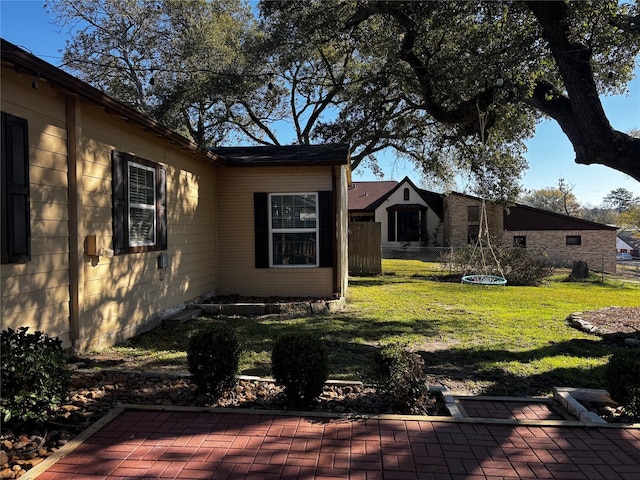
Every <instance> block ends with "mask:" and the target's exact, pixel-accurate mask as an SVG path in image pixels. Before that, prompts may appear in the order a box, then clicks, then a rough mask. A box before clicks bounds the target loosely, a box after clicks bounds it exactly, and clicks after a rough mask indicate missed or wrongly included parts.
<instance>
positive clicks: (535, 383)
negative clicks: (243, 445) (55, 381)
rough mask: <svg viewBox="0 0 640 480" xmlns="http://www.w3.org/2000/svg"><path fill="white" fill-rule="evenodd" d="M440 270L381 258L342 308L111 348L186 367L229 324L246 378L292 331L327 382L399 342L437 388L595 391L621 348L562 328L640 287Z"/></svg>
mask: <svg viewBox="0 0 640 480" xmlns="http://www.w3.org/2000/svg"><path fill="white" fill-rule="evenodd" d="M437 268H438V265H436V264H428V263H423V262H420V261H409V260H385V261H383V271H384V273H383V275H381V276H374V277H356V278H352V279H351V280H350V287H349V292H348V296H347V307H346V309H345V311H343V312H342V313H340V314H337V315H327V316H307V317H295V318H282V317H277V316H268V317H261V318H238V317H235V318H234V317H217V318H215V319H206V318H201V319H197V320H194V321H191V322H188V323H186V324H184V325H180V326H174V327H160V328H157V329H155V330H153V331H151V332H148V333H146V334H143V335H140V336H138V337H136V338H134V339H131V340H129V341H128V342H127V343H126V344H124V345H121V346H118V347H114V349H112V351H113V352H115V353H121V354H126V355H137V356H138V358H139V360H140V362H139V365H140V367H141V368H142V367H144V368H149V367H153V366H154V365H158V364H162V363H164V364H166V363H173V364H176V365H178V366H183V365H185V364H186V362H185V353H184V350H185V348H186V345H187V342H188V337H189V335H191V334H192V333H193V331H195V330H196V329H197V328H200V327H201V326H203V325H204V324H207V323H210V322H225V323H228V324H231V325H232V326H233V327H234V328H235V329H236V330H237V332H238V334H239V336H240V338H241V339H242V342H243V345H244V349H245V351H244V353H243V356H242V360H241V373H242V374H247V375H261V376H268V375H269V374H270V369H269V357H270V351H271V346H272V344H273V339H274V338H276V337H277V336H278V335H279V334H280V333H282V332H285V331H288V330H291V329H296V330H304V331H307V332H312V333H314V334H316V335H318V336H319V337H320V338H321V339H322V341H323V342H324V343H325V345H326V346H327V347H328V349H329V351H330V360H331V375H330V377H331V378H336V379H358V380H365V381H366V380H367V379H368V378H369V377H370V374H371V370H370V367H371V365H372V359H373V354H374V352H375V350H376V348H378V346H380V345H383V344H386V343H389V342H395V341H401V342H404V343H406V344H407V346H408V348H411V349H413V350H415V351H417V352H419V353H420V354H421V355H422V356H423V358H424V359H425V363H426V365H427V369H428V372H429V374H430V375H432V377H433V381H434V382H438V383H443V384H447V385H448V386H449V387H450V388H451V389H452V390H455V389H456V388H457V387H460V386H463V387H464V388H465V389H468V390H471V391H474V392H475V393H484V394H499V395H503V394H504V395H507V394H508V395H546V394H549V393H550V391H551V387H552V386H554V385H566V386H574V387H589V388H599V387H602V386H603V366H604V365H605V363H606V361H607V359H608V357H609V355H610V354H611V353H612V352H613V351H614V350H615V349H616V348H619V347H617V346H615V345H613V344H610V343H607V342H604V341H603V340H601V339H600V338H599V337H596V336H593V335H588V334H584V333H581V332H579V331H577V330H575V329H573V328H571V327H569V326H568V325H567V323H566V318H567V316H568V315H569V314H570V313H572V312H576V311H585V310H594V309H598V308H602V307H608V306H614V305H615V306H638V305H639V304H640V285H638V284H633V283H621V282H615V283H613V282H612V283H605V284H604V285H602V284H600V283H596V282H594V283H568V282H563V281H562V277H560V276H558V277H556V278H554V279H553V280H552V281H551V282H549V283H548V284H547V285H545V286H541V287H510V286H507V287H482V286H480V287H478V286H470V285H461V284H460V283H447V282H439V281H434V280H433V279H431V278H432V274H433V273H434V269H437Z"/></svg>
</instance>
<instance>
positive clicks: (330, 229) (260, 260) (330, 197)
mask: <svg viewBox="0 0 640 480" xmlns="http://www.w3.org/2000/svg"><path fill="white" fill-rule="evenodd" d="M313 193H316V192H313ZM317 194H318V215H319V218H318V224H319V238H318V244H317V245H316V252H317V255H318V268H335V267H336V264H335V262H336V258H337V255H336V251H335V250H336V248H337V247H336V238H335V235H336V233H335V231H336V230H335V229H336V218H337V217H336V211H335V205H334V193H333V191H331V190H320V191H318V192H317ZM269 210H270V207H269V194H268V193H267V192H253V222H254V260H255V268H256V269H265V268H271V266H270V260H269V259H270V255H271V253H270V250H269Z"/></svg>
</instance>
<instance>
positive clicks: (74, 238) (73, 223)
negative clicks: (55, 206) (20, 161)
mask: <svg viewBox="0 0 640 480" xmlns="http://www.w3.org/2000/svg"><path fill="white" fill-rule="evenodd" d="M66 101H67V105H66V113H67V169H68V172H69V173H68V175H69V179H68V181H69V189H68V191H69V303H70V305H69V333H70V336H71V348H72V351H73V354H74V355H75V354H77V353H78V342H79V340H80V310H81V309H80V304H81V293H82V291H83V290H84V284H81V281H82V277H83V275H82V263H83V260H84V249H83V246H82V241H81V237H80V235H81V233H82V232H80V229H81V228H82V227H81V222H82V215H81V212H80V209H81V207H82V198H81V197H80V195H81V194H82V192H80V191H79V189H78V185H79V184H81V179H82V165H78V132H77V128H78V116H79V112H78V109H77V102H76V99H75V98H74V97H72V96H70V95H67V97H66Z"/></svg>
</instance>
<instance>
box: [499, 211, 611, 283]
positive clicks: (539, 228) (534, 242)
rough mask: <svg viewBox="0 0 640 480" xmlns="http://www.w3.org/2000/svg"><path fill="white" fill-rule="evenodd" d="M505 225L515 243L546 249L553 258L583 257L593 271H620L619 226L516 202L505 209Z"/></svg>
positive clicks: (568, 259) (570, 259) (506, 233)
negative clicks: (617, 239) (618, 265)
mask: <svg viewBox="0 0 640 480" xmlns="http://www.w3.org/2000/svg"><path fill="white" fill-rule="evenodd" d="M504 228H505V235H506V236H508V238H509V239H510V240H512V241H513V242H514V243H516V244H518V245H522V246H523V247H526V248H537V249H544V250H545V251H546V252H547V253H548V255H549V256H550V257H551V258H552V259H557V260H562V261H563V262H564V263H569V262H572V261H574V260H583V261H586V262H587V264H588V265H589V267H590V268H592V269H593V270H598V271H599V270H604V271H605V272H615V271H616V256H615V251H614V248H615V247H614V246H615V244H616V231H617V227H614V226H611V225H604V224H601V223H595V222H591V221H589V220H583V219H580V218H575V217H569V216H567V215H561V214H559V213H554V212H551V211H548V210H541V209H538V208H533V207H529V206H526V205H515V206H513V207H509V208H508V209H506V210H505V215H504Z"/></svg>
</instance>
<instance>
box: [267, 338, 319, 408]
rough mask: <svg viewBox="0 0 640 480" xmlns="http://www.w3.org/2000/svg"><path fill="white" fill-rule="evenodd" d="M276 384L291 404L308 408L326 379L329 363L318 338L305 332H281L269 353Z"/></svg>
mask: <svg viewBox="0 0 640 480" xmlns="http://www.w3.org/2000/svg"><path fill="white" fill-rule="evenodd" d="M271 371H272V373H273V377H274V379H275V380H276V383H278V384H279V385H282V386H283V387H284V393H285V395H286V396H287V398H288V399H289V401H290V402H291V403H292V404H294V405H308V404H310V403H311V402H312V401H313V399H314V398H316V397H317V396H318V395H320V394H321V393H322V388H323V387H324V384H325V382H326V381H327V378H328V376H329V360H328V356H327V351H326V349H325V347H324V346H323V345H322V343H321V342H320V339H318V338H317V337H314V336H312V335H308V334H305V333H285V334H284V335H281V336H280V337H278V338H277V339H276V341H275V342H274V345H273V351H272V352H271Z"/></svg>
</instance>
